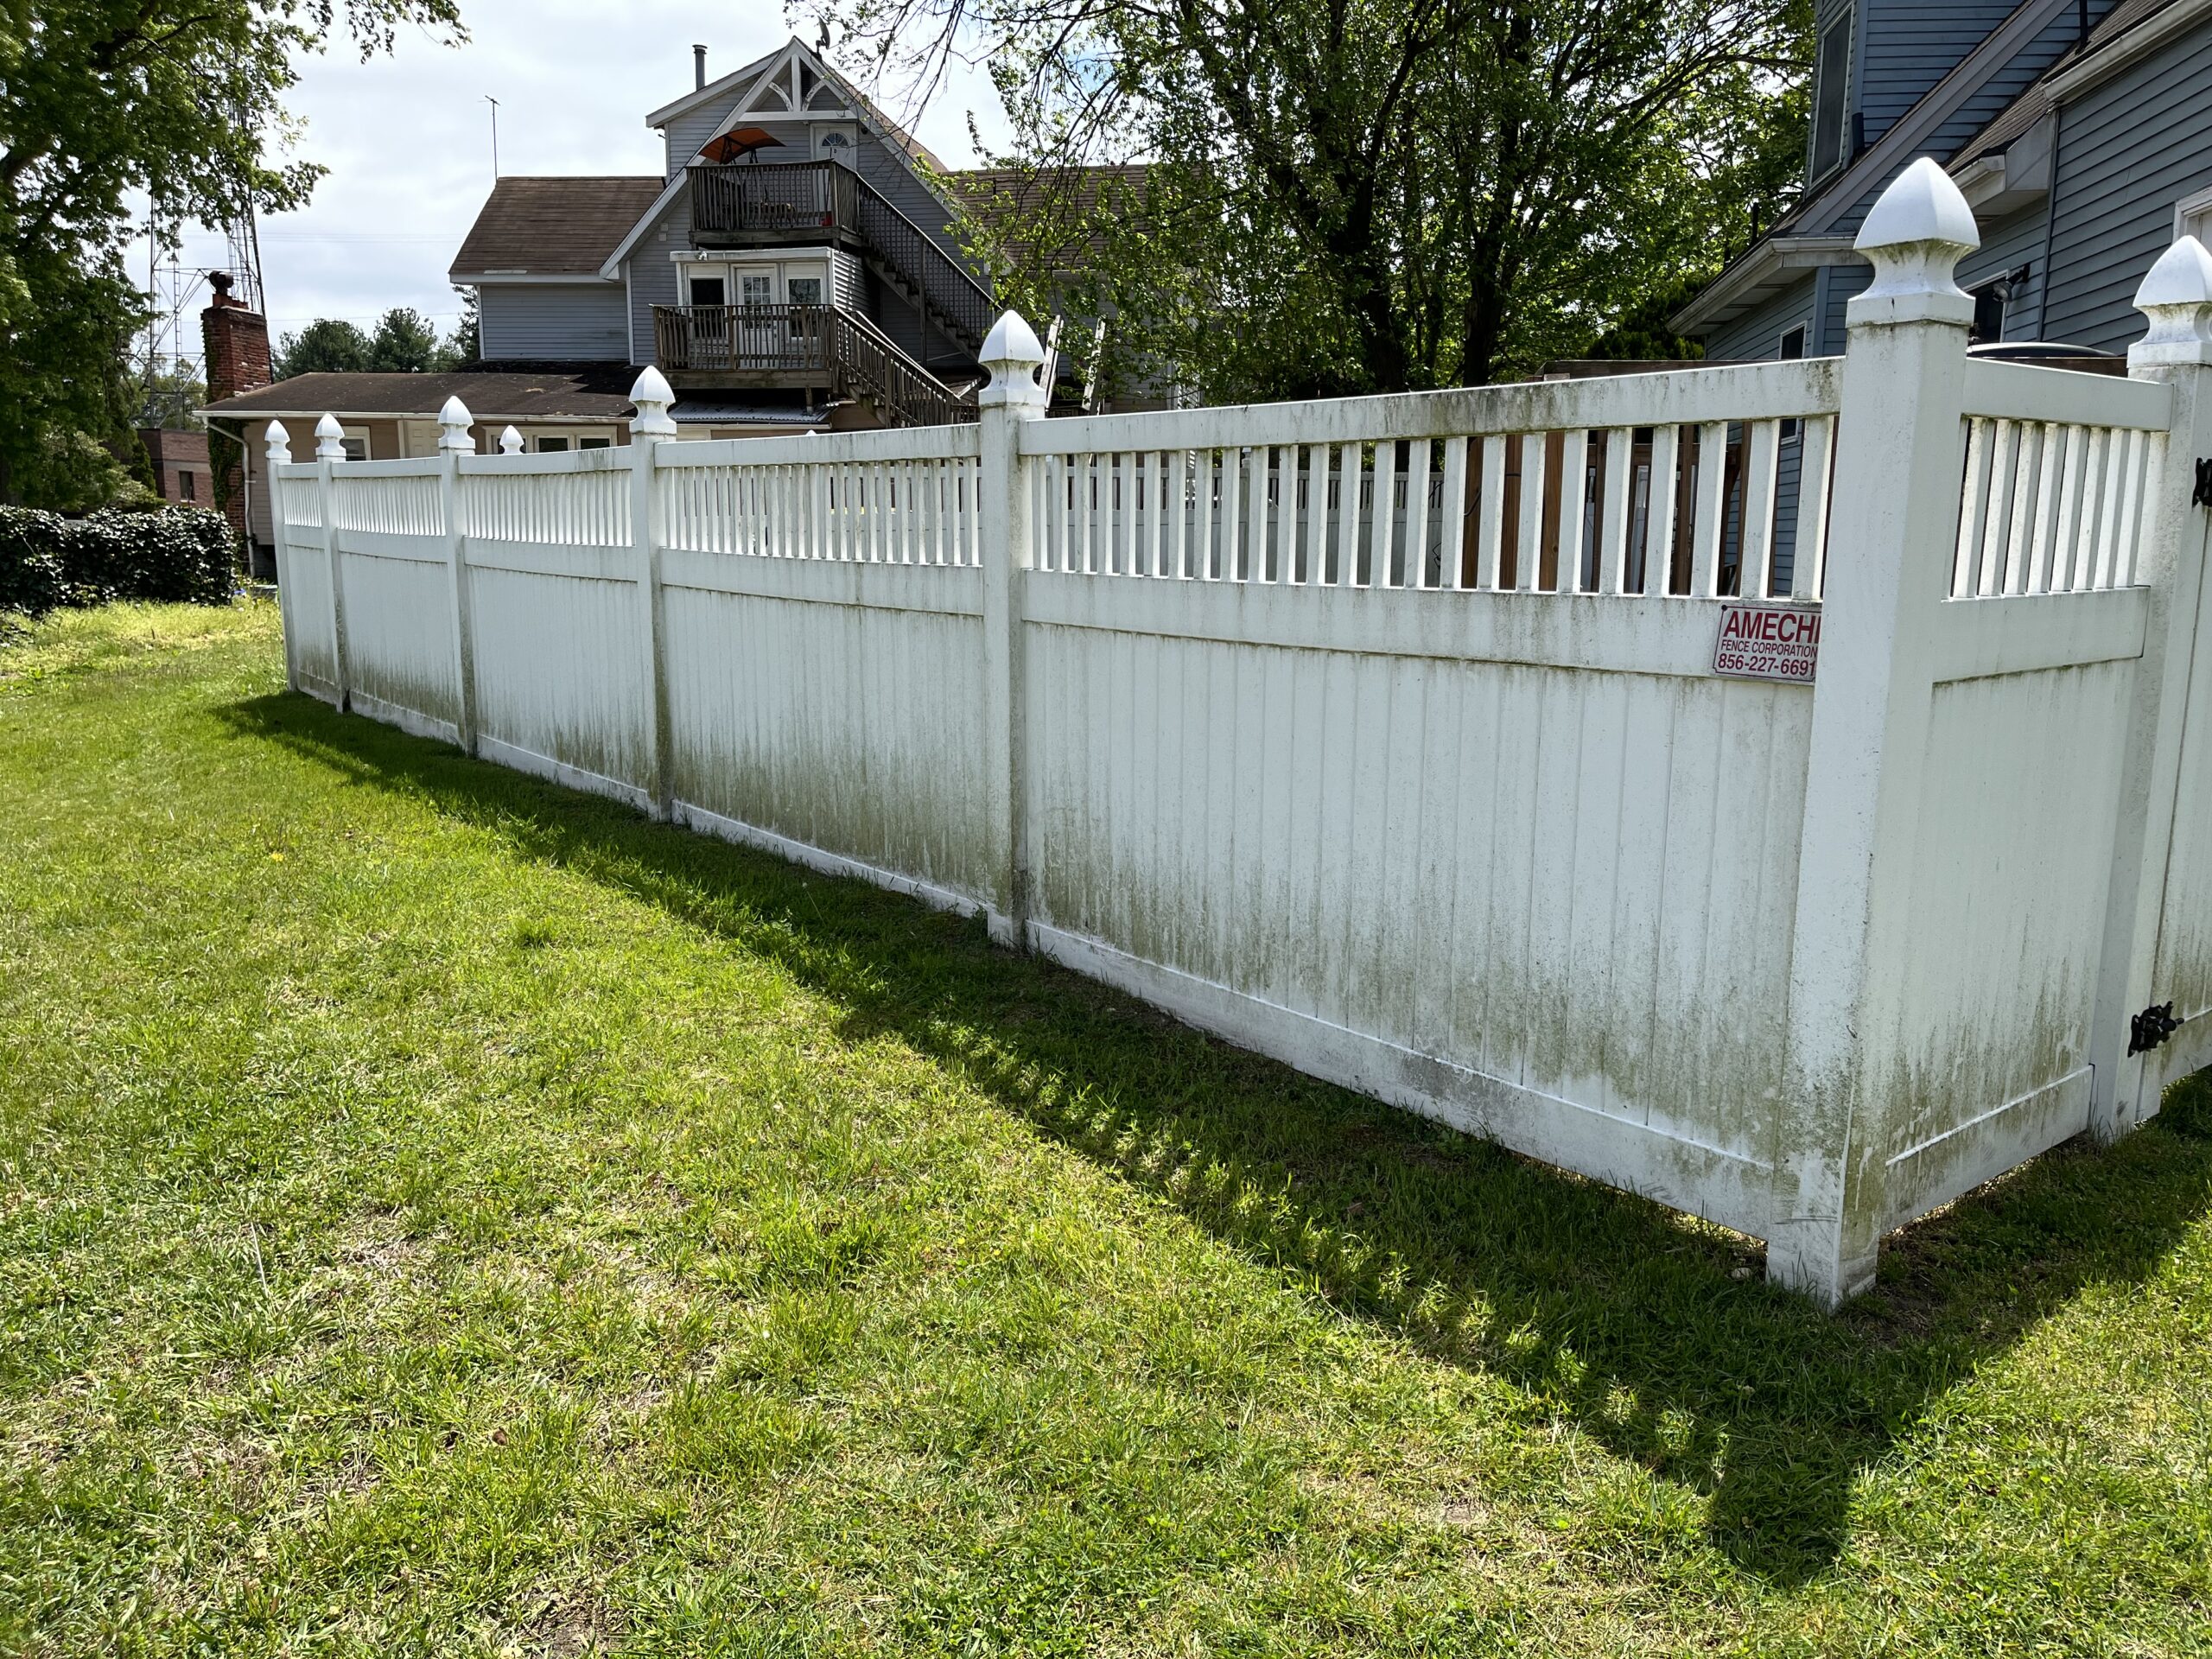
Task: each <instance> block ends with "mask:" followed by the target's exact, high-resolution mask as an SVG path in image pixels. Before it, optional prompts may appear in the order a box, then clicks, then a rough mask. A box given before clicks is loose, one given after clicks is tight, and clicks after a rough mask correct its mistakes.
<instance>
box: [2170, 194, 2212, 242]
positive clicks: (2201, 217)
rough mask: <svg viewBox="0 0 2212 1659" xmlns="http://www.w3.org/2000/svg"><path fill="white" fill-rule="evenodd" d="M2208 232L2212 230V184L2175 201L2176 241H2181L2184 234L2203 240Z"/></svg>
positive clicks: (2174, 237)
mask: <svg viewBox="0 0 2212 1659" xmlns="http://www.w3.org/2000/svg"><path fill="white" fill-rule="evenodd" d="M2192 220H2194V221H2195V223H2194V224H2192V223H2191V221H2192ZM2207 232H2212V186H2208V187H2207V188H2204V189H2202V190H2199V191H2197V192H2196V194H2193V195H2187V196H2183V198H2182V199H2181V200H2179V201H2177V202H2176V203H2174V234H2173V239H2174V240H2175V241H2177V242H2178V241H2180V240H2181V239H2182V238H2183V237H2184V236H2193V237H2195V238H2196V239H2197V240H2198V241H2200V242H2202V241H2204V240H2205V238H2206V234H2207Z"/></svg>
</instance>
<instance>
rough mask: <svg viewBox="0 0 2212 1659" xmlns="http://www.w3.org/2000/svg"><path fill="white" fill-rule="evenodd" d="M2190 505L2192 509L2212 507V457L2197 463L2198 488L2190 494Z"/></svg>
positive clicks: (2206, 457) (2209, 456)
mask: <svg viewBox="0 0 2212 1659" xmlns="http://www.w3.org/2000/svg"><path fill="white" fill-rule="evenodd" d="M2189 505H2190V506H2192V507H2212V455H2207V456H2205V457H2203V458H2202V460H2200V461H2198V462H2197V463H2196V488H2195V489H2194V490H2192V491H2190V497H2189Z"/></svg>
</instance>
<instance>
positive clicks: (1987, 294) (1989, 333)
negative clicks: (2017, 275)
mask: <svg viewBox="0 0 2212 1659" xmlns="http://www.w3.org/2000/svg"><path fill="white" fill-rule="evenodd" d="M1968 292H1969V293H1971V294H1972V296H1974V322H1973V324H1972V326H1971V327H1969V328H1968V329H1967V340H1969V341H1971V342H1972V343H1973V344H1974V345H1981V344H1983V343H1985V342H1987V341H1990V340H2002V339H2004V338H2005V305H2006V304H2007V303H2008V302H2010V301H2011V300H2012V278H2011V277H1999V278H1998V279H1997V280H1996V281H1995V282H1993V283H1983V284H1982V285H1981V286H1980V288H1976V289H1969V290H1968Z"/></svg>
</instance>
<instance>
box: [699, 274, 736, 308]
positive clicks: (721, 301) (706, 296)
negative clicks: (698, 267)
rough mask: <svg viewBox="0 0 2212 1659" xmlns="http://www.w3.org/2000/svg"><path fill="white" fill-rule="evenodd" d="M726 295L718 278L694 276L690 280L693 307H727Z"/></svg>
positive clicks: (726, 292) (726, 290)
mask: <svg viewBox="0 0 2212 1659" xmlns="http://www.w3.org/2000/svg"><path fill="white" fill-rule="evenodd" d="M728 293H729V290H728V289H727V288H725V287H724V286H723V285H722V279H721V277H693V278H692V279H691V303H692V304H694V305H728V303H729V300H728Z"/></svg>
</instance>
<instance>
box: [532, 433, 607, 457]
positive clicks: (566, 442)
mask: <svg viewBox="0 0 2212 1659" xmlns="http://www.w3.org/2000/svg"><path fill="white" fill-rule="evenodd" d="M522 436H523V448H524V449H526V450H527V451H529V453H530V454H533V455H546V454H575V452H576V451H577V450H579V449H581V448H583V447H584V445H585V444H586V443H587V442H588V443H589V444H590V445H591V447H592V448H594V449H611V448H614V443H615V431H614V429H613V427H611V426H533V427H531V428H530V429H528V430H527V431H525V432H524V434H523V435H522ZM548 438H557V439H559V440H560V441H561V448H559V449H548V448H545V440H546V439H548Z"/></svg>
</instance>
